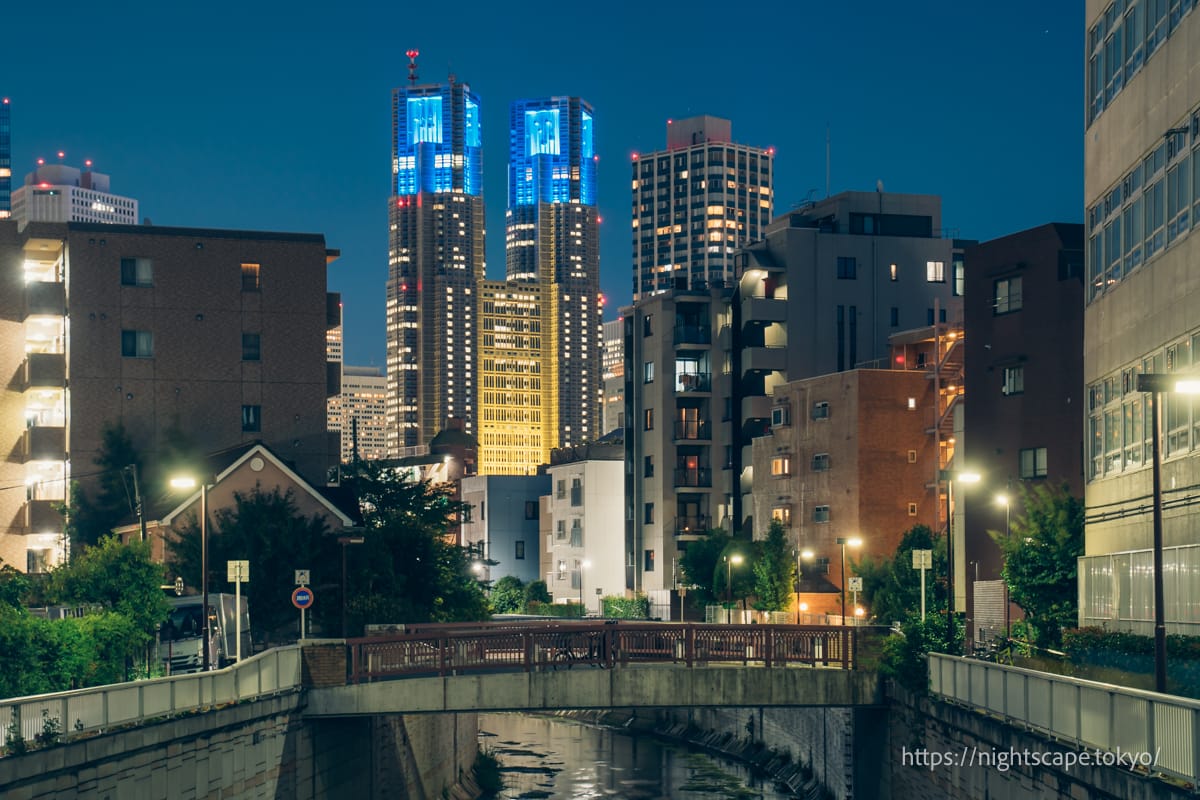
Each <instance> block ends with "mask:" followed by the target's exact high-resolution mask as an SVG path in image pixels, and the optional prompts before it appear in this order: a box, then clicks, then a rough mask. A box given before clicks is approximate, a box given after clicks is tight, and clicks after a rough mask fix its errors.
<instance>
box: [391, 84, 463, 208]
mask: <svg viewBox="0 0 1200 800" xmlns="http://www.w3.org/2000/svg"><path fill="white" fill-rule="evenodd" d="M392 107H393V111H394V113H395V119H394V121H393V125H394V127H393V130H394V131H395V141H394V142H393V148H392V178H393V181H392V182H393V186H392V194H394V195H397V196H405V195H414V194H417V193H418V192H462V193H464V194H469V195H476V196H478V195H481V194H482V193H483V182H482V177H483V175H482V173H483V147H482V138H483V136H482V130H481V126H480V114H479V98H478V97H476V96H475V95H474V94H473V93H472V92H471V90H470V87H468V86H467V85H466V84H462V83H454V82H450V83H444V84H437V85H432V86H405V87H402V88H400V89H396V90H395V92H394V97H393V102H392Z"/></svg>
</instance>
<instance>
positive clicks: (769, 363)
mask: <svg viewBox="0 0 1200 800" xmlns="http://www.w3.org/2000/svg"><path fill="white" fill-rule="evenodd" d="M786 369H787V348H786V347H749V348H747V349H746V350H744V351H743V352H742V372H743V373H746V372H750V371H752V370H754V371H759V372H783V371H785V370H786Z"/></svg>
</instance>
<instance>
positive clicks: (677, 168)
mask: <svg viewBox="0 0 1200 800" xmlns="http://www.w3.org/2000/svg"><path fill="white" fill-rule="evenodd" d="M732 129H733V126H732V123H730V121H729V120H727V119H720V118H718V117H710V116H700V117H692V118H690V119H682V120H668V121H667V149H666V150H660V151H658V152H654V153H645V154H635V155H634V157H633V168H632V172H633V298H634V300H637V299H639V298H642V297H647V296H649V295H652V294H655V293H657V292H665V291H667V290H668V289H687V288H698V289H703V288H705V287H706V286H710V285H712V286H718V285H723V284H726V283H731V282H732V281H733V280H734V278H735V275H734V268H733V252H734V250H736V249H738V248H739V247H744V246H745V245H747V244H749V243H750V242H753V241H757V240H758V239H759V238H761V236H762V232H763V230H764V229H765V228H766V226H767V223H769V222H770V221H771V214H772V210H773V209H774V199H775V197H774V193H773V189H772V186H773V180H774V162H775V151H774V149H773V148H766V149H764V148H760V147H748V146H746V145H742V144H735V143H734V141H733V137H732Z"/></svg>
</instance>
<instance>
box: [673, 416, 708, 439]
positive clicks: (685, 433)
mask: <svg viewBox="0 0 1200 800" xmlns="http://www.w3.org/2000/svg"><path fill="white" fill-rule="evenodd" d="M709 428H710V425H709V422H708V420H706V419H688V420H682V419H681V420H676V421H675V438H676V439H712V433H711V432H710V431H709Z"/></svg>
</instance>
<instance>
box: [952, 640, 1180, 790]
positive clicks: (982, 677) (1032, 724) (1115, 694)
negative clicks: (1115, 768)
mask: <svg viewBox="0 0 1200 800" xmlns="http://www.w3.org/2000/svg"><path fill="white" fill-rule="evenodd" d="M929 683H930V689H931V691H932V692H933V694H935V695H937V696H939V697H942V698H944V699H946V700H951V701H954V702H958V703H962V704H963V705H966V706H968V707H970V708H973V709H977V710H980V711H986V712H991V713H993V714H996V715H998V716H1001V717H1003V718H1004V719H1005V721H1007V722H1011V723H1015V724H1020V725H1024V726H1026V727H1028V728H1030V729H1033V730H1035V731H1040V732H1042V733H1045V734H1049V735H1050V736H1053V737H1054V738H1056V739H1059V740H1060V741H1066V742H1070V743H1072V744H1074V745H1076V746H1078V747H1087V748H1094V749H1099V750H1101V751H1105V752H1108V753H1116V752H1118V751H1120V752H1121V753H1129V754H1148V755H1149V756H1152V757H1153V758H1154V761H1155V764H1154V766H1153V767H1151V770H1152V771H1154V772H1160V773H1162V774H1164V775H1169V776H1173V777H1175V778H1180V779H1183V780H1185V781H1188V782H1189V783H1191V784H1192V785H1193V786H1195V785H1196V782H1197V780H1196V779H1197V777H1198V775H1197V770H1198V767H1200V702H1197V701H1195V700H1189V699H1187V698H1183V697H1173V696H1171V695H1163V694H1158V693H1156V692H1147V691H1141V690H1139V689H1126V688H1125V687H1123V686H1115V685H1113V684H1109V683H1099V682H1096V681H1085V680H1080V679H1079V678H1069V677H1066V676H1063V675H1054V674H1052V673H1047V672H1037V671H1035V670H1029V669H1021V668H1020V667H1010V666H1006V665H1004V664H993V663H990V662H987V661H979V660H976V659H968V658H963V657H961V656H947V655H942V654H940V653H930V654H929Z"/></svg>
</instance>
